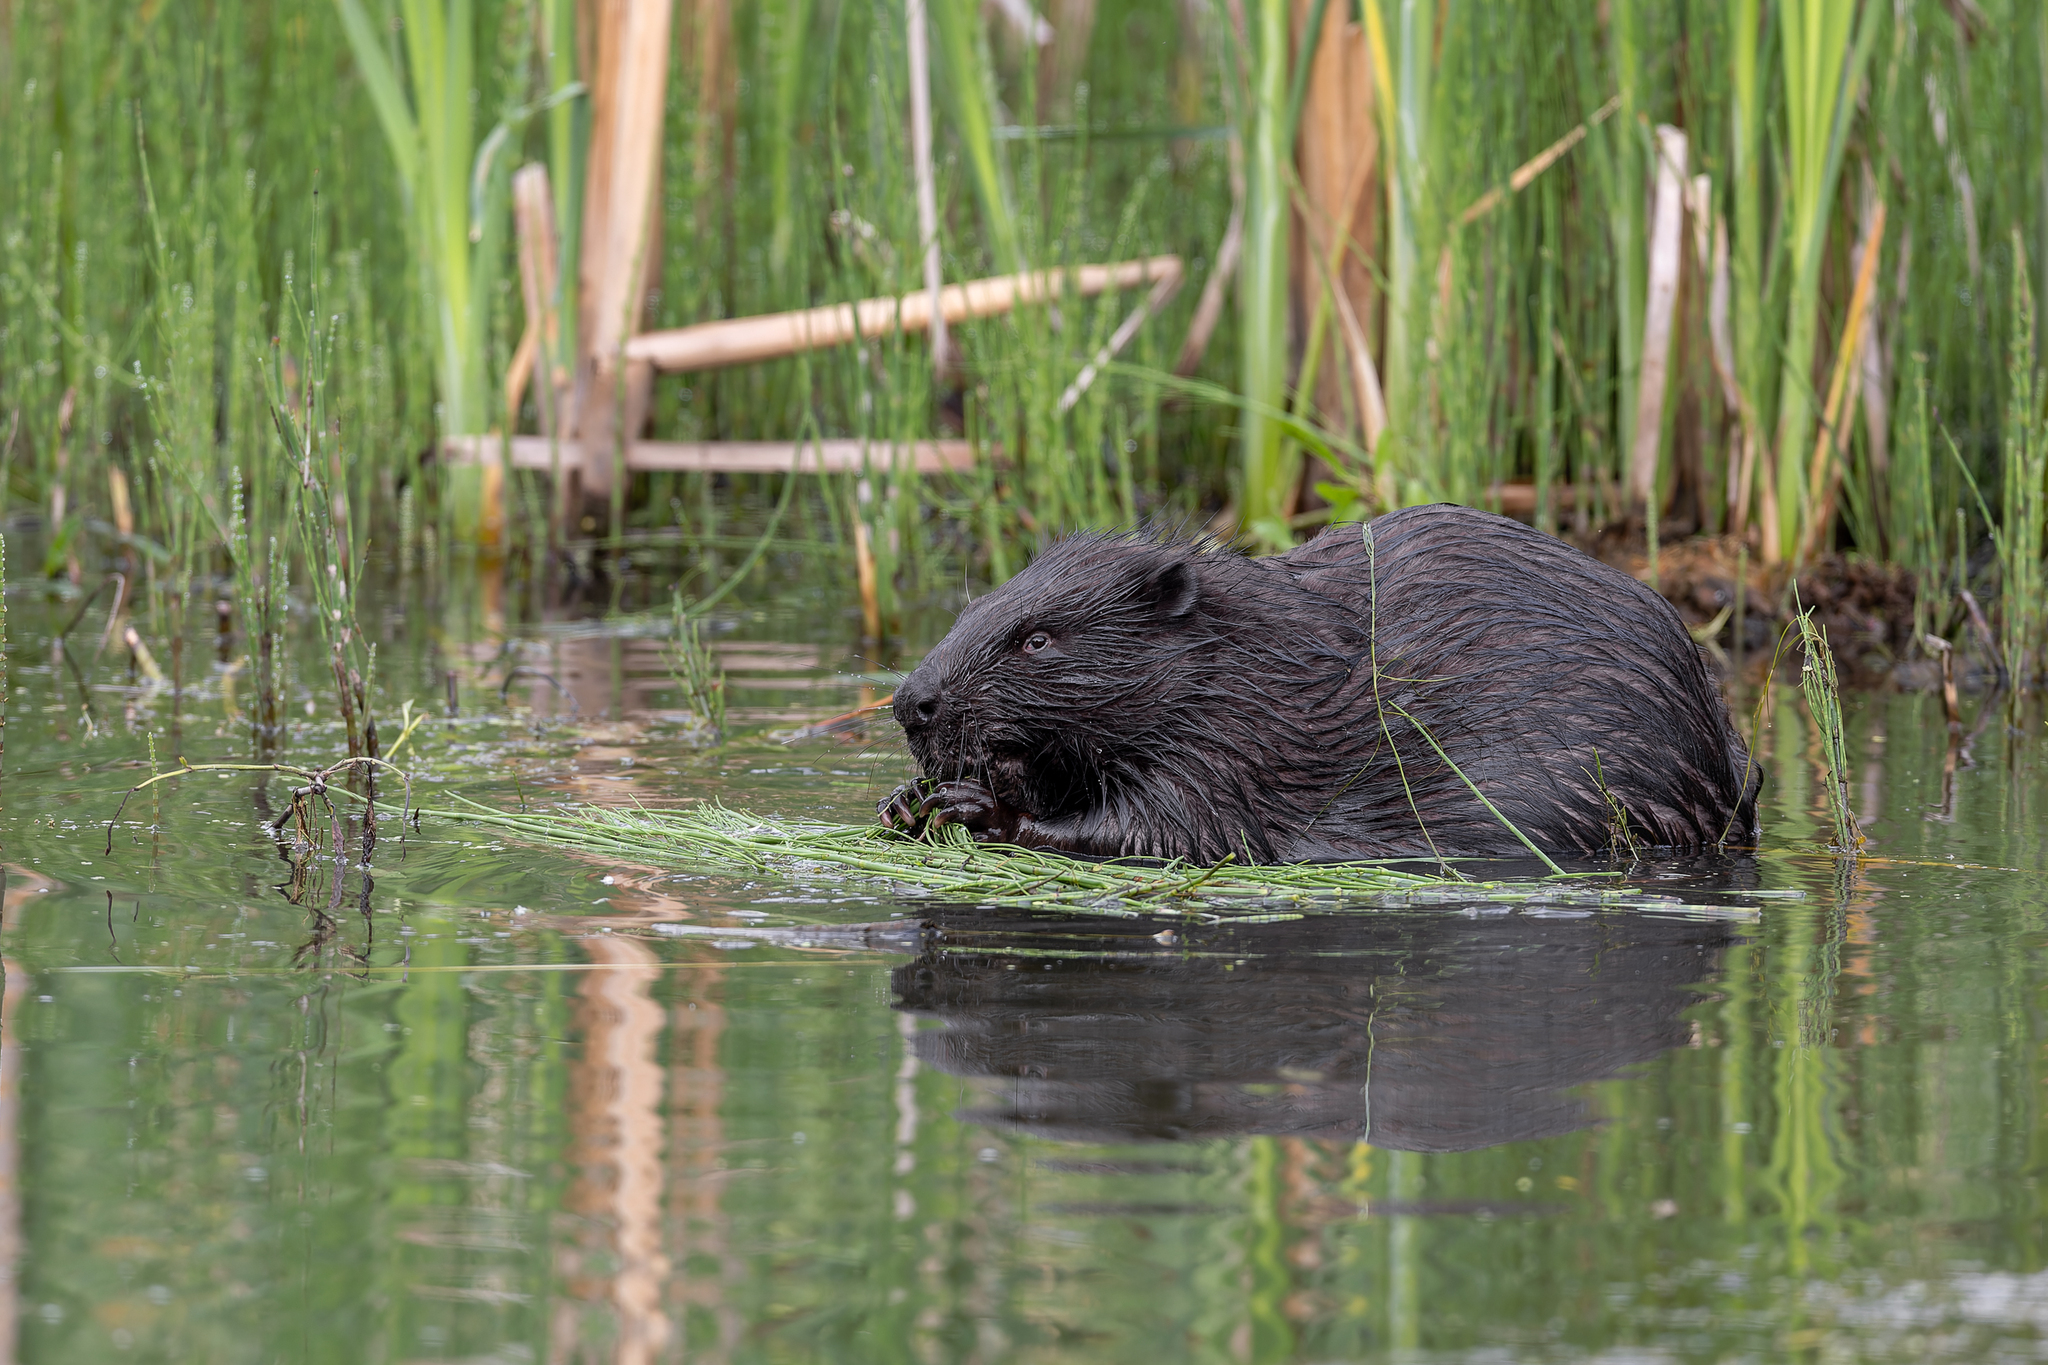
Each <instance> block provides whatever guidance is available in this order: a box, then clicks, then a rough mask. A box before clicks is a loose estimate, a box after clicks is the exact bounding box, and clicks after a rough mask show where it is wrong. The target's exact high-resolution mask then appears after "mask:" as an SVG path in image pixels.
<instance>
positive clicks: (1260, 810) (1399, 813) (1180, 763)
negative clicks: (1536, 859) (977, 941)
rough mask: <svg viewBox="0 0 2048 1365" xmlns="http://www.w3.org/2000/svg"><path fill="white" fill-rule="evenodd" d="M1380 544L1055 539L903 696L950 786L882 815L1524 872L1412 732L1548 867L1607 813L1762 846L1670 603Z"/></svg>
mask: <svg viewBox="0 0 2048 1365" xmlns="http://www.w3.org/2000/svg"><path fill="white" fill-rule="evenodd" d="M1366 530H1367V532H1369V534H1367V533H1362V532H1361V530H1360V528H1359V527H1357V526H1342V527H1335V528H1332V529H1331V530H1328V531H1325V532H1324V533H1323V534H1322V535H1319V536H1317V537H1316V538H1315V539H1314V540H1312V541H1310V542H1309V543H1307V544H1306V545H1302V546H1300V547H1298V548H1296V549H1295V550H1293V551H1291V552H1289V553H1287V554H1284V555H1279V556H1275V557H1273V558H1269V559H1248V558H1246V557H1245V556H1243V555H1240V554H1236V553H1234V552H1231V551H1227V550H1219V549H1214V548H1208V547H1205V546H1203V545H1200V544H1198V543H1194V542H1189V541H1185V540H1177V539H1171V538H1167V539H1161V538H1155V537H1150V536H1143V535H1121V536H1098V535H1088V536H1075V537H1073V538H1070V539H1067V540H1063V541H1060V542H1058V543H1057V544H1055V545H1053V546H1051V547H1050V548H1049V549H1047V550H1046V551H1045V552H1044V553H1043V554H1041V555H1040V556H1039V557H1038V558H1037V559H1036V560H1035V561H1033V563H1032V564H1031V565H1030V567H1029V568H1027V569H1025V570H1024V572H1023V573H1021V574H1019V575H1018V576H1017V577H1016V578H1014V579H1012V580H1011V581H1010V582H1009V583H1007V584H1005V585H1004V586H1003V587H1001V588H1000V589H998V590H996V591H995V592H992V593H990V594H989V595H988V596H986V597H983V598H982V599H981V600H979V601H977V602H974V603H972V604H971V605H970V606H969V607H968V608H967V609H966V610H965V611H964V612H962V613H961V615H960V619H959V622H958V623H957V624H956V625H955V626H954V628H953V630H952V632H951V633H950V634H949V635H947V637H946V638H945V639H944V640H943V641H942V642H941V643H940V644H939V646H938V648H936V649H934V650H933V651H932V652H931V654H930V655H928V656H927V657H926V658H925V660H924V662H923V663H921V664H920V665H919V666H918V667H917V669H916V671H915V672H913V673H912V674H911V675H910V677H909V678H908V679H906V680H905V682H904V684H903V685H902V687H900V688H899V689H898V690H897V692H896V699H895V713H896V718H897V720H898V721H899V722H900V723H901V724H902V726H903V729H904V733H905V735H906V736H907V737H908V739H909V742H910V748H911V751H912V752H913V753H914V754H915V755H916V756H917V759H918V761H919V763H920V764H922V766H923V769H924V771H925V773H926V774H927V776H928V777H929V778H933V779H937V780H938V783H939V785H938V786H937V787H936V789H935V790H934V789H932V788H929V787H926V788H918V787H915V786H913V787H906V788H904V789H903V790H901V791H899V792H898V793H896V794H895V795H894V796H893V797H891V798H890V800H889V801H887V802H884V803H883V817H884V819H886V820H889V821H890V822H891V823H893V824H896V825H897V826H899V827H902V828H916V827H918V826H920V825H922V824H925V823H948V822H958V823H962V824H964V825H966V826H967V828H968V829H969V830H970V831H971V832H973V833H974V834H975V835H976V837H978V838H983V839H990V840H1001V841H1005V842H1015V843H1022V844H1028V845H1034V846H1041V847H1051V848H1061V849H1068V850H1071V851H1074V852H1078V853H1088V854H1098V855H1117V854H1125V855H1148V856H1153V857H1186V858H1192V859H1195V860H1198V861H1202V862H1209V861H1214V860H1215V859H1218V858H1221V857H1223V856H1225V855H1226V854H1235V855H1237V856H1238V857H1239V858H1248V859H1250V860H1254V861H1258V862H1285V861H1301V860H1310V859H1328V858H1341V857H1361V856H1363V857H1376V856H1379V857H1383V856H1397V855H1405V854H1419V855H1428V854H1431V853H1436V854H1443V855H1450V854H1500V853H1519V852H1523V851H1524V850H1523V848H1522V845H1521V844H1520V842H1519V841H1518V840H1517V839H1516V838H1515V836H1514V835H1513V834H1512V833H1511V832H1510V831H1509V830H1507V829H1506V828H1504V827H1503V825H1502V824H1501V822H1500V821H1499V820H1498V819H1497V818H1496V817H1495V816H1494V815H1493V814H1492V813H1490V812H1489V811H1487V810H1486V808H1485V807H1484V806H1483V805H1482V804H1481V803H1480V802H1479V801H1478V800H1477V799H1475V797H1474V796H1473V794H1472V791H1471V789H1470V788H1469V787H1468V786H1467V785H1466V783H1465V781H1464V780H1463V779H1461V778H1460V777H1459V776H1458V774H1457V773H1456V772H1454V771H1452V769H1451V767H1450V766H1448V765H1447V764H1446V763H1445V762H1444V761H1443V759H1441V758H1440V757H1439V756H1438V755H1437V753H1436V750H1435V749H1434V748H1433V747H1432V746H1431V744H1430V742H1429V739H1428V738H1425V737H1424V735H1422V734H1420V733H1418V732H1417V730H1416V728H1415V725H1414V724H1411V722H1410V719H1409V718H1410V717H1412V718H1413V720H1414V722H1417V723H1419V724H1420V725H1421V726H1422V727H1424V728H1425V729H1426V730H1427V732H1428V735H1429V736H1431V737H1433V738H1434V739H1435V741H1436V743H1437V744H1438V745H1441V746H1442V748H1443V750H1444V752H1445V754H1447V755H1448V756H1449V758H1450V760H1451V762H1452V763H1455V764H1456V766H1457V768H1458V769H1459V770H1461V771H1462V772H1463V774H1464V776H1465V777H1466V778H1469V779H1471V781H1472V782H1474V783H1476V784H1477V785H1478V787H1479V789H1480V790H1481V791H1483V792H1484V793H1485V794H1486V796H1487V799H1488V800H1490V801H1491V802H1492V803H1493V805H1494V806H1495V807H1496V808H1497V809H1498V810H1499V812H1500V813H1501V815H1504V816H1506V817H1507V818H1508V819H1509V820H1510V821H1512V822H1513V823H1514V825H1515V826H1516V827H1517V828H1518V829H1520V830H1521V831H1522V833H1524V834H1526V835H1527V836H1528V837H1529V838H1530V839H1531V840H1533V841H1534V842H1535V843H1536V844H1537V845H1538V846H1539V847H1540V848H1542V849H1544V850H1545V851H1547V852H1551V853H1597V852H1601V851H1603V850H1605V849H1607V848H1608V847H1609V846H1610V845H1611V844H1612V842H1613V841H1614V837H1615V831H1614V825H1615V819H1614V815H1613V810H1612V807H1611V806H1610V803H1609V801H1608V799H1607V797H1608V796H1612V798H1613V799H1614V801H1615V802H1618V803H1619V805H1620V807H1621V808H1622V809H1623V810H1624V811H1625V812H1626V814H1627V819H1628V823H1629V826H1630V830H1631V833H1632V834H1633V837H1634V839H1635V840H1636V841H1637V842H1638V843H1641V844H1647V845H1663V846H1679V847H1692V848H1697V847H1702V846H1706V845H1711V844H1715V843H1718V842H1721V841H1723V840H1724V839H1725V840H1728V841H1731V842H1735V843H1746V842H1749V840H1750V839H1751V837H1752V835H1753V833H1754V829H1755V823H1756V796H1755V787H1756V781H1755V778H1754V776H1753V774H1752V773H1751V770H1750V768H1749V764H1748V754H1747V751H1746V749H1745V748H1744V746H1743V743H1742V741H1741V739H1740V738H1738V737H1737V735H1736V734H1735V731H1734V728H1733V726H1731V725H1730V723H1729V719H1728V713H1727V709H1726V707H1725V705H1724V704H1723V702H1722V700H1721V697H1720V695H1719V693H1718V692H1717V691H1716V689H1715V686H1714V682H1713V680H1712V678H1711V677H1710V676H1709V674H1708V672H1707V669H1706V666H1705V664H1704V662H1703V661H1702V658H1701V655H1700V651H1699V649H1698V647H1697V646H1696V645H1694V644H1693V642H1692V640H1691V638H1690V637H1689V636H1688V635H1687V634H1686V632H1685V628H1684V626H1683V625H1682V624H1681V623H1680V621H1679V619H1678V616H1677V614H1676V613H1675V612H1673V610H1672V609H1671V607H1670V606H1669V604H1667V603H1666V602H1665V601H1664V600H1663V599H1662V598H1661V597H1659V596H1657V594H1655V593H1653V592H1651V591H1650V590H1649V589H1648V588H1646V587H1644V586H1643V585H1642V584H1640V583H1638V582H1636V581H1635V580H1634V579H1632V578H1630V577H1628V576H1627V575H1626V574H1623V573H1621V572H1620V571H1619V570H1616V569H1613V568H1610V567H1608V566H1607V565H1604V564H1601V563H1599V562H1598V561H1596V560H1593V559H1590V558H1588V557H1586V556H1585V555H1583V554H1580V553H1579V552H1578V551H1576V550H1574V549H1572V548H1571V547H1569V546H1567V545H1565V544H1563V543H1562V542H1560V541H1558V540H1555V539H1553V538H1551V537H1549V536H1545V535H1542V534H1539V533H1538V532H1536V531H1533V530H1530V529H1529V528H1528V527H1526V526H1523V525H1521V524H1519V523H1517V522H1513V521H1509V520H1507V519H1505V518H1503V517H1496V516H1493V515H1490V514H1488V513H1485V512H1477V511H1473V510H1471V509H1469V508H1462V507H1453V506H1446V505H1439V506H1431V507H1415V508H1409V509H1407V510H1404V511H1400V512H1395V513H1392V514H1390V515H1388V516H1385V517H1381V518H1380V519H1378V520H1377V521H1374V522H1373V523H1371V525H1370V527H1369V528H1366ZM1039 633H1043V634H1044V635H1045V636H1046V637H1047V641H1048V643H1047V644H1046V645H1045V646H1044V647H1043V648H1042V649H1040V650H1039V651H1037V652H1027V650H1026V649H1025V645H1026V643H1027V642H1028V641H1030V640H1031V638H1032V637H1033V636H1034V635H1036V634H1039ZM1375 663H1376V664H1377V670H1375V667H1374V665H1375ZM1596 754H1597V761H1596ZM1596 770H1597V772H1598V773H1599V779H1598V780H1596V778H1595V776H1594V774H1595V772H1596ZM1745 780H1746V781H1747V790H1745ZM1603 783H1604V786H1605V788H1606V792H1605V794H1603V792H1602V790H1601V787H1602V784H1603Z"/></svg>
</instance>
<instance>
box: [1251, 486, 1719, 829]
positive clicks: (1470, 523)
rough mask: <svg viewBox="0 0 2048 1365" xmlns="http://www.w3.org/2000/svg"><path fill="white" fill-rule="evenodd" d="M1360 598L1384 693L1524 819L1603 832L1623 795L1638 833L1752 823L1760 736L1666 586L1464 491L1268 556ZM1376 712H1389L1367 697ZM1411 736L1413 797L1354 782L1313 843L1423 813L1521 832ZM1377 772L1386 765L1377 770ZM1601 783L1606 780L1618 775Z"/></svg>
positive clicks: (1349, 601) (1523, 825)
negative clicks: (1358, 789)
mask: <svg viewBox="0 0 2048 1365" xmlns="http://www.w3.org/2000/svg"><path fill="white" fill-rule="evenodd" d="M1264 563H1266V564H1267V565H1269V566H1271V567H1272V568H1274V569H1278V570H1282V571H1284V572H1286V573H1287V574H1288V575H1289V576H1290V577H1291V578H1292V579H1293V580H1294V581H1295V582H1297V583H1299V584H1300V586H1302V587H1303V588H1305V589H1308V590H1310V591H1312V592H1314V593H1316V594H1318V595H1319V596H1322V597H1325V598H1329V599H1333V600H1335V601H1338V602H1341V603H1343V604H1345V605H1346V606H1347V607H1348V608H1349V609H1350V610H1351V611H1353V612H1355V613H1356V614H1357V615H1358V616H1359V617H1361V618H1363V619H1364V621H1365V622H1366V624H1367V626H1368V629H1369V631H1370V633H1371V636H1372V640H1373V653H1374V657H1375V661H1376V664H1377V671H1378V675H1379V680H1380V681H1379V697H1378V699H1377V702H1376V703H1375V705H1374V706H1373V707H1372V708H1369V710H1371V711H1375V712H1378V713H1381V714H1384V715H1386V717H1387V718H1388V719H1389V720H1394V719H1395V718H1396V717H1398V716H1399V715H1400V714H1401V713H1402V712H1405V713H1406V714H1407V715H1408V716H1411V717H1413V719H1414V720H1415V721H1416V722H1419V723H1420V724H1421V725H1422V726H1423V727H1424V728H1425V729H1427V730H1428V732H1429V735H1430V736H1431V737H1432V738H1434V740H1435V741H1436V743H1437V744H1438V745H1441V746H1442V748H1443V750H1444V751H1445V753H1446V754H1448V756H1449V758H1450V759H1451V761H1452V762H1453V763H1455V764H1456V765H1457V768H1458V769H1459V770H1460V771H1462V772H1463V774H1464V775H1465V777H1467V778H1470V779H1471V780H1472V781H1473V782H1475V783H1477V784H1478V786H1479V787H1480V789H1481V790H1482V791H1484V792H1485V793H1486V795H1487V797H1488V799H1489V800H1491V801H1492V802H1493V803H1494V805H1495V806H1496V807H1498V808H1499V809H1500V811H1501V812H1502V814H1504V815H1506V816H1507V817H1508V819H1509V820H1511V821H1512V822H1513V823H1514V824H1515V825H1516V827H1517V828H1519V829H1520V830H1521V831H1522V832H1523V833H1524V834H1527V835H1528V836H1529V837H1530V838H1532V839H1534V840H1535V841H1536V842H1537V843H1538V844H1539V845H1541V846H1543V847H1544V848H1547V849H1552V850H1567V849H1573V848H1577V849H1582V850H1585V851H1589V852H1590V851H1594V850H1597V849H1600V848H1602V847H1604V846H1605V845H1606V844H1607V843H1608V841H1609V839H1610V837H1611V831H1610V818H1609V811H1610V806H1609V803H1608V799H1607V798H1608V796H1610V795H1611V796H1612V797H1613V798H1614V800H1615V801H1617V802H1618V803H1619V804H1620V806H1621V807H1622V809H1623V810H1625V811H1626V812H1627V816H1628V821H1629V825H1630V827H1631V830H1632V831H1633V833H1634V835H1635V837H1636V838H1637V839H1639V840H1641V841H1643V842H1646V843H1651V844H1673V845H1685V846H1695V847H1697V846H1702V845H1707V844H1714V843H1717V842H1720V841H1722V840H1724V839H1729V838H1733V839H1736V840H1738V841H1746V840H1747V838H1748V837H1749V836H1750V835H1751V833H1752V831H1753V829H1754V825H1755V796H1754V788H1755V781H1754V776H1753V774H1751V773H1750V772H1749V767H1750V765H1749V759H1748V752H1747V750H1746V748H1745V747H1744V745H1743V744H1742V741H1741V739H1740V738H1739V737H1738V736H1737V735H1736V733H1735V730H1734V727H1733V726H1732V725H1731V724H1730V723H1729V719H1728V713H1727V708H1726V705H1725V704H1724V702H1723V701H1722V699H1721V696H1720V693H1719V690H1718V688H1717V687H1716V685H1715V683H1714V680H1713V678H1712V676H1711V675H1710V674H1709V672H1708V670H1707V668H1706V665H1705V663H1704V661H1703V659H1702V657H1701V653H1700V650H1699V647H1698V646H1697V645H1695V644H1694V643H1693V641H1692V638H1691V637H1690V635H1688V634H1687V632H1686V630H1685V626H1684V624H1683V623H1682V622H1681V621H1680V620H1679V619H1678V614H1677V613H1676V612H1675V611H1674V610H1672V608H1671V606H1670V604H1669V603H1667V602H1665V601H1664V599H1663V598H1661V597H1659V596H1658V595H1657V594H1656V593H1654V592H1652V591H1650V589H1648V588H1647V587H1645V586H1644V585H1643V584H1641V583H1639V582H1637V581H1636V580H1635V579H1634V578H1631V577H1630V576H1629V575H1627V574H1625V573H1622V572H1621V571H1619V570H1618V569H1615V568H1612V567H1611V566H1609V565H1606V564H1602V563H1600V562H1599V561H1598V560H1595V559H1592V558H1590V557H1588V556H1586V555H1584V554H1581V553H1580V552H1578V551H1577V550H1574V549H1572V548H1571V547H1570V546H1568V545H1566V544H1564V543H1563V542H1561V541H1559V540H1557V539H1555V538H1553V537H1551V536H1547V535H1544V534H1542V533H1540V532H1537V531H1534V530H1532V529H1530V528H1529V527H1526V526H1523V525H1522V524H1520V523H1519V522H1515V521H1511V520H1509V519H1507V518H1505V517H1498V516H1494V515H1492V514H1490V513H1486V512H1480V511H1475V510H1473V509H1471V508H1465V507H1456V506H1450V505H1435V506H1427V507H1413V508H1408V509H1405V510H1403V511H1399V512H1394V513H1390V514H1388V515H1387V516H1384V517H1381V518H1379V519H1378V520H1376V521H1374V522H1372V523H1371V525H1370V528H1369V536H1368V534H1367V533H1366V531H1365V530H1364V529H1362V528H1359V527H1355V526H1351V527H1337V528H1332V529H1331V530H1329V531H1326V532H1324V533H1323V534H1322V535H1320V536H1318V537H1316V538H1315V539H1314V540H1312V541H1310V542H1309V543H1307V544H1306V545H1302V546H1300V547H1298V548H1297V549H1295V550H1293V551H1291V552H1289V553H1288V554H1285V555H1281V556H1278V557H1276V558H1274V559H1271V560H1267V561H1264ZM1362 719H1363V721H1364V722H1366V723H1371V724H1375V725H1376V724H1377V722H1378V715H1376V714H1368V715H1366V716H1364V717H1363V718H1362ZM1396 729H1397V730H1398V731H1400V733H1405V734H1406V738H1405V740H1404V739H1402V738H1401V737H1400V733H1397V734H1396V736H1395V738H1396V743H1397V747H1398V749H1399V751H1400V758H1401V760H1402V763H1401V767H1402V768H1403V769H1404V770H1405V773H1404V775H1405V778H1406V780H1407V783H1408V785H1409V786H1410V788H1411V789H1413V790H1414V791H1415V795H1416V807H1417V810H1416V811H1415V812H1410V811H1408V810H1407V809H1406V808H1405V803H1400V804H1401V805H1402V806H1403V808H1402V809H1400V810H1398V811H1393V810H1389V809H1387V807H1388V805H1389V802H1388V801H1387V793H1386V791H1385V790H1384V788H1381V789H1380V790H1377V791H1374V792H1373V793H1372V794H1371V796H1370V798H1369V799H1361V797H1362V795H1363V794H1362V793H1361V794H1358V795H1354V796H1350V797H1347V798H1346V799H1344V800H1343V801H1341V802H1340V803H1338V805H1337V807H1335V808H1333V809H1332V810H1331V811H1330V812H1329V813H1328V814H1326V815H1325V816H1323V817H1321V818H1320V819H1319V820H1318V821H1317V822H1316V832H1315V834H1314V835H1313V836H1312V837H1311V838H1310V840H1309V841H1308V842H1307V843H1306V844H1305V845H1304V848H1303V851H1304V852H1306V853H1309V854H1311V855H1313V854H1314V853H1315V852H1316V851H1317V848H1316V846H1317V845H1318V844H1320V843H1322V842H1324V841H1331V842H1332V845H1333V847H1341V846H1343V845H1347V844H1356V843H1360V842H1364V843H1376V842H1381V841H1383V840H1386V839H1389V838H1392V837H1394V836H1395V835H1396V830H1397V828H1398V827H1399V826H1401V825H1402V824H1404V823H1405V825H1406V830H1407V834H1408V836H1409V837H1410V838H1411V839H1412V838H1413V837H1414V835H1415V829H1414V822H1415V815H1416V814H1417V813H1419V814H1420V815H1421V817H1422V820H1423V824H1424V826H1425V827H1426V828H1427V829H1428V830H1429V832H1430V835H1431V836H1432V838H1433V839H1434V840H1436V841H1437V842H1438V844H1439V846H1440V847H1456V848H1459V849H1461V850H1465V851H1488V850H1492V851H1500V852H1511V851H1516V850H1518V849H1519V847H1520V845H1519V843H1518V842H1517V841H1516V840H1515V839H1514V837H1513V835H1511V834H1509V833H1508V832H1507V831H1505V830H1503V829H1502V828H1501V827H1500V825H1499V823H1498V822H1497V821H1495V820H1494V819H1493V818H1492V817H1491V816H1490V815H1488V814H1487V813H1486V812H1485V810H1484V809H1483V808H1482V807H1480V806H1479V804H1478V803H1477V802H1475V801H1474V800H1473V799H1472V797H1471V793H1470V791H1469V789H1467V788H1466V787H1465V785H1464V783H1463V781H1461V780H1460V779H1459V778H1458V777H1457V775H1456V774H1455V773H1451V772H1449V771H1448V770H1447V769H1445V767H1444V765H1443V763H1442V762H1441V760H1439V759H1438V758H1437V756H1436V754H1435V752H1434V750H1433V749H1431V748H1430V747H1429V745H1428V744H1427V741H1420V743H1419V751H1418V752H1411V750H1417V749H1418V741H1419V740H1420V737H1418V736H1415V735H1413V734H1412V732H1406V731H1405V730H1403V729H1402V728H1401V727H1396ZM1373 785H1375V786H1378V784H1373ZM1602 788H1604V789H1605V790H1604V792H1603V790H1602Z"/></svg>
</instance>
